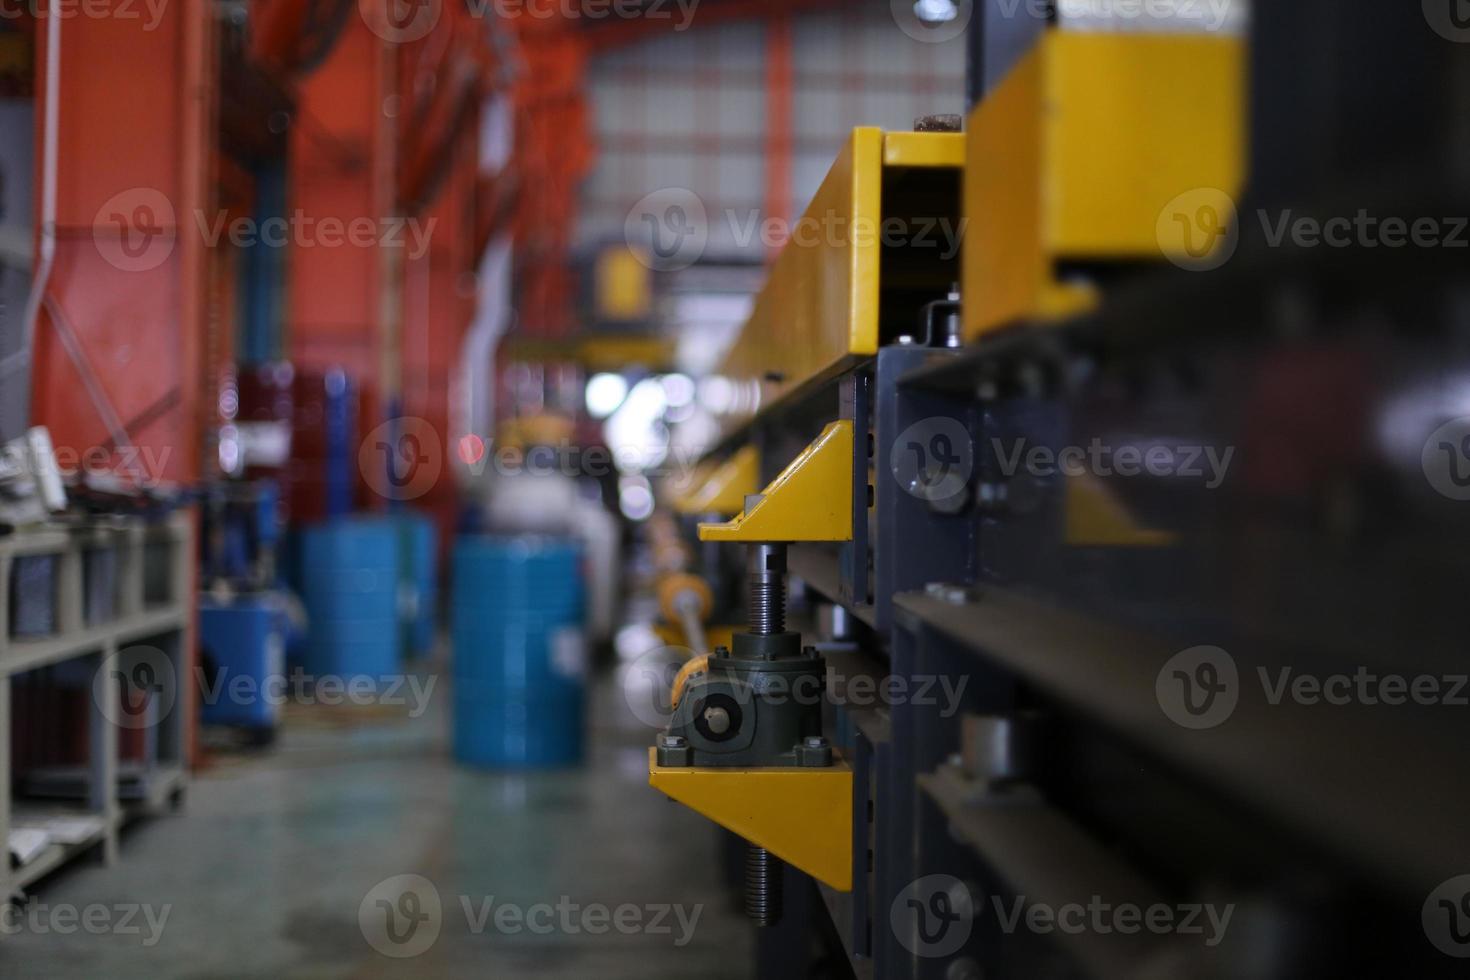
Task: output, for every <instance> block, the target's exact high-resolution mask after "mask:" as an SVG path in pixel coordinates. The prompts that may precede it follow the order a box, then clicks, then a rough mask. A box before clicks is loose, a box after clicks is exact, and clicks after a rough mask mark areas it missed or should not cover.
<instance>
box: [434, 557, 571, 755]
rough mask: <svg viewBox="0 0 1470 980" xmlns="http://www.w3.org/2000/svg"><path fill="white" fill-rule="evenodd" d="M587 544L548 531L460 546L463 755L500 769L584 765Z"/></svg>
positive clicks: (456, 620)
mask: <svg viewBox="0 0 1470 980" xmlns="http://www.w3.org/2000/svg"><path fill="white" fill-rule="evenodd" d="M581 563H582V552H581V549H580V548H579V547H578V546H577V545H576V544H575V543H573V542H571V541H567V540H563V539H558V538H542V537H491V536H482V535H467V536H464V537H461V538H459V540H458V541H457V542H456V543H455V548H454V582H453V590H452V593H451V599H452V601H451V606H452V612H451V619H452V622H451V633H452V637H453V642H454V757H455V758H456V759H458V760H459V761H460V762H463V763H466V764H469V765H474V766H487V767H492V768H500V769H506V768H509V769H530V768H542V767H551V766H568V765H575V764H576V763H578V762H580V761H581V760H582V743H583V727H584V718H585V715H586V687H585V673H586V665H585V646H584V640H583V634H582V621H583V606H584V598H583V585H582V571H581Z"/></svg>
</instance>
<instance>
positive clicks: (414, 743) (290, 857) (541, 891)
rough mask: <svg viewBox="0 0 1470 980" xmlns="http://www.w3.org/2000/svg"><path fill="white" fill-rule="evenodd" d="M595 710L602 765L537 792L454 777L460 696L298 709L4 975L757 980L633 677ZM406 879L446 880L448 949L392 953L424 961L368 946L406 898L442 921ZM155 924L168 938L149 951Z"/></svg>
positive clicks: (595, 748)
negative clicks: (90, 910)
mask: <svg viewBox="0 0 1470 980" xmlns="http://www.w3.org/2000/svg"><path fill="white" fill-rule="evenodd" d="M441 683H442V680H441ZM594 692H595V694H594V702H593V709H592V712H591V726H592V728H591V733H590V736H589V738H590V741H589V750H590V756H589V764H588V766H587V768H586V769H585V770H583V771H575V772H561V773H536V774H529V775H524V776H517V775H501V774H490V773H478V772H472V771H467V770H464V769H461V768H459V767H457V766H456V765H454V764H453V762H452V761H451V760H450V758H449V756H448V754H447V750H446V740H445V734H446V730H447V721H448V719H447V712H446V710H445V706H446V705H447V703H448V700H449V699H448V693H449V692H448V691H447V689H442V688H439V687H436V688H435V689H434V690H433V692H432V694H431V696H430V697H429V698H428V705H429V710H427V711H426V712H424V713H423V714H422V715H421V716H420V717H419V718H417V719H412V718H409V717H407V712H406V711H403V710H394V711H392V712H388V709H384V708H362V707H356V708H354V707H347V706H343V707H333V708H328V707H322V706H313V707H301V706H293V707H292V708H291V709H290V723H288V724H287V726H286V727H285V729H284V731H283V736H282V739H283V740H282V743H281V744H280V745H279V747H278V748H277V750H276V751H275V752H273V753H271V754H268V755H262V756H251V757H244V758H242V759H238V760H231V759H230V758H225V759H224V760H223V761H221V762H220V763H219V764H218V765H215V766H213V767H211V768H209V769H207V770H206V771H205V772H203V773H201V774H200V775H199V776H198V777H197V778H196V780H195V782H194V783H193V785H192V786H191V789H190V796H189V800H188V802H187V804H186V806H187V811H188V812H187V817H186V818H182V819H176V818H169V817H165V818H162V819H157V820H150V821H145V822H143V823H140V824H138V825H135V827H134V828H133V829H131V830H130V831H128V832H127V833H126V834H125V836H124V839H123V847H122V858H121V860H120V861H119V863H118V864H117V866H115V867H113V868H103V867H100V866H99V865H97V864H95V863H88V862H82V863H80V864H78V865H76V866H74V867H73V868H72V869H70V870H67V871H64V872H62V873H61V874H60V875H58V876H56V877H54V878H53V879H51V880H50V881H49V882H45V883H43V885H42V887H41V889H40V891H39V893H38V894H37V895H36V898H35V903H37V906H36V907H40V906H45V907H46V908H45V909H43V910H42V911H41V912H40V913H39V914H40V916H41V921H42V923H43V925H42V927H41V928H40V929H36V928H22V929H20V930H19V931H14V930H12V929H11V928H9V927H8V926H7V930H6V931H7V932H14V934H11V935H6V936H3V937H0V977H4V978H7V980H8V978H11V977H17V978H18V977H21V976H24V975H27V971H33V970H34V968H35V967H36V965H38V964H44V966H45V972H46V974H47V975H48V976H54V977H66V978H77V980H83V978H85V980H93V978H96V977H109V978H135V977H136V978H149V980H174V978H177V980H216V978H219V980H223V978H231V980H235V978H246V977H260V978H267V977H269V978H311V980H348V978H353V980H356V978H371V977H399V976H402V977H410V976H411V977H470V976H474V977H520V976H529V975H536V976H545V977H568V978H583V977H588V976H598V977H600V978H603V980H619V978H629V980H632V978H637V980H658V978H661V977H669V978H680V980H683V978H686V977H690V976H701V977H710V978H716V980H718V978H732V980H733V978H737V977H739V978H744V977H747V976H749V970H750V964H751V962H752V955H751V951H750V947H751V942H752V937H751V930H750V928H749V926H748V925H747V924H746V921H745V919H744V917H743V916H742V915H741V914H740V912H739V910H738V909H737V908H735V907H733V904H732V903H731V901H730V900H729V899H728V897H727V895H726V892H725V891H724V890H723V889H722V887H721V882H720V872H719V866H720V862H719V854H718V845H717V839H716V836H715V834H714V833H713V832H712V830H711V829H710V826H709V824H708V822H707V821H705V820H704V819H703V818H701V817H699V816H698V815H696V814H694V813H693V812H692V811H690V810H688V809H686V808H683V807H679V806H676V805H674V804H672V803H669V802H668V801H667V800H665V799H664V798H663V797H661V796H660V795H659V794H657V793H655V792H653V791H651V790H649V789H648V788H647V769H646V751H647V748H646V747H647V745H648V741H649V734H650V733H649V729H648V728H647V727H646V726H643V725H640V724H639V723H638V722H637V721H636V719H634V718H633V717H632V715H631V713H630V712H629V711H628V709H627V707H626V705H625V704H624V702H623V699H622V697H621V695H620V693H619V686H618V684H617V683H616V681H615V679H614V678H612V677H611V676H604V677H603V678H602V680H601V681H600V682H599V683H598V684H597V685H596V686H595V688H594ZM404 874H415V875H421V876H423V877H424V878H426V879H428V881H429V882H431V883H432V885H433V889H434V891H435V892H437V894H438V896H439V899H440V902H441V908H442V913H441V915H440V917H439V921H440V925H441V928H440V930H439V934H438V936H437V939H435V938H434V937H433V936H432V932H433V929H432V924H431V920H428V919H424V920H423V924H424V929H423V930H422V931H417V932H416V933H414V934H413V935H412V938H411V939H410V940H408V941H407V942H404V943H402V944H401V945H397V946H390V947H389V948H392V949H393V950H394V951H395V952H400V953H401V952H404V951H409V950H413V951H417V949H418V948H419V947H423V946H427V948H426V949H424V950H423V951H422V952H421V953H418V955H415V956H412V957H409V958H401V959H395V958H390V957H387V956H384V955H381V954H380V953H378V952H376V951H375V950H374V949H373V948H372V947H371V946H370V945H369V941H368V938H367V937H366V936H365V930H364V926H363V925H362V924H361V923H360V920H359V909H360V907H363V906H364V904H365V902H364V900H365V899H367V898H368V896H369V892H372V893H373V896H372V902H373V903H376V901H377V900H378V899H379V898H381V897H383V896H384V895H386V894H389V893H390V892H391V893H392V894H391V898H392V900H393V901H395V902H398V903H400V904H398V905H397V910H398V911H400V912H402V913H403V914H406V915H410V916H419V917H422V916H424V915H427V914H428V913H427V912H426V911H424V910H425V909H426V908H427V905H426V904H425V902H424V901H422V900H420V899H426V898H427V894H428V893H427V892H426V891H425V890H424V889H423V888H422V886H421V885H416V887H417V888H418V890H419V895H418V897H414V898H410V899H409V901H408V904H402V903H403V902H404V892H403V891H402V890H401V889H398V890H395V886H394V885H392V884H390V885H388V886H382V885H381V884H380V883H382V882H384V881H385V880H386V879H390V878H392V877H394V876H397V875H404ZM129 903H144V904H145V905H148V906H151V908H150V909H146V910H144V911H143V912H140V913H138V914H137V915H136V922H137V925H138V927H139V932H138V934H136V935H90V934H88V933H87V931H86V930H85V929H84V928H82V927H80V926H76V927H75V931H73V932H71V933H70V934H66V935H61V934H58V933H57V932H53V931H51V930H50V928H49V926H48V925H46V924H45V923H47V922H49V921H51V920H50V919H49V918H48V917H49V914H50V910H51V909H57V908H61V907H64V906H74V907H76V909H77V910H79V911H78V915H81V914H83V912H84V910H85V909H86V908H87V907H88V906H96V905H102V906H107V907H108V908H109V909H110V910H111V909H114V908H116V907H119V906H124V905H127V904H129ZM165 906H168V909H167V912H166V913H165V910H164V907H165ZM386 907H387V906H384V908H386ZM620 907H621V908H620ZM95 914H97V915H99V916H100V915H101V914H102V913H100V912H97V913H95ZM108 914H111V915H117V914H119V913H117V912H114V911H109V913H108ZM149 914H151V916H152V920H151V921H152V923H158V922H160V921H161V922H162V930H161V933H160V934H159V938H158V940H157V942H156V945H153V946H152V947H145V946H144V943H145V942H147V941H148V940H149V939H150V936H151V934H152V933H153V932H154V931H155V929H154V925H153V924H150V919H149V917H148V916H149ZM165 914H166V916H167V918H166V919H164V918H163V916H164V915H165ZM374 915H375V912H374V910H373V909H372V905H371V904H369V905H368V911H367V912H365V913H364V919H363V921H364V922H366V923H367V931H369V932H373V933H375V935H374V938H375V939H376V940H377V941H378V942H380V943H382V942H383V941H384V940H383V931H382V930H383V929H384V928H393V925H392V924H385V922H384V919H382V918H375V917H374ZM55 921H56V922H57V923H58V924H59V925H61V926H62V927H65V925H66V921H67V920H65V919H57V920H55ZM406 921H407V920H400V922H399V924H398V927H397V929H396V932H397V933H398V935H399V936H400V938H401V937H402V936H403V935H407V934H408V929H409V928H411V927H404V926H403V925H402V923H403V922H406ZM497 923H499V926H498V925H497ZM548 930H549V931H548ZM429 940H432V942H431V943H430V942H429ZM676 943H679V944H681V946H682V948H678V949H676V948H675V944H676ZM18 964H29V966H28V967H21V966H19V965H18ZM31 975H34V974H33V973H32V974H31Z"/></svg>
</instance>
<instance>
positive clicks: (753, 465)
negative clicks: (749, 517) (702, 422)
mask: <svg viewBox="0 0 1470 980" xmlns="http://www.w3.org/2000/svg"><path fill="white" fill-rule="evenodd" d="M760 471H761V457H760V453H759V452H757V451H756V448H755V447H754V446H742V447H741V448H740V449H739V450H737V451H736V452H735V454H734V455H733V456H731V457H730V458H729V459H727V460H725V461H724V462H723V463H721V464H720V465H719V466H717V467H715V468H714V470H713V471H712V472H711V473H710V474H709V475H708V476H707V477H706V478H705V479H704V480H701V481H700V482H699V484H698V485H697V486H695V488H694V489H693V490H691V491H690V492H689V493H687V494H684V495H682V496H680V497H679V499H678V500H676V501H674V509H675V510H677V511H678V512H679V513H681V514H738V513H740V509H741V508H742V507H744V506H745V498H746V495H748V494H752V493H755V491H756V488H757V487H759V486H760V482H759V481H760Z"/></svg>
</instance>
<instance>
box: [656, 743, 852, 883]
mask: <svg viewBox="0 0 1470 980" xmlns="http://www.w3.org/2000/svg"><path fill="white" fill-rule="evenodd" d="M648 785H650V786H652V787H653V788H654V789H656V790H658V791H659V792H661V793H663V794H665V795H666V796H668V797H669V798H671V799H674V800H677V801H679V802H680V803H682V804H684V805H685V806H687V807H689V808H690V809H691V810H694V811H695V812H697V813H700V814H703V815H704V816H706V817H708V818H709V819H711V820H713V821H714V822H715V823H717V824H719V825H720V826H721V827H724V828H726V829H727V830H731V831H734V832H735V833H737V834H739V835H740V836H741V837H744V838H745V839H746V840H748V841H750V842H751V843H752V844H754V845H756V846H757V847H764V848H765V849H766V850H768V851H770V852H771V853H772V854H774V855H776V857H778V858H780V859H781V860H783V861H785V862H786V863H787V864H790V865H792V866H793V867H796V868H800V869H801V870H802V871H805V872H806V873H807V874H809V875H811V876H812V877H813V878H816V879H817V880H818V881H821V882H823V883H825V884H827V885H830V886H831V887H833V888H835V889H837V890H838V891H840V892H848V891H852V768H851V767H850V766H849V765H848V764H847V763H846V762H844V761H842V760H841V759H840V758H836V759H834V760H833V763H832V765H830V766H824V767H822V768H814V767H813V768H808V767H800V768H797V767H791V768H787V767H781V768H769V769H720V768H709V767H701V768H672V767H665V766H660V765H659V764H658V754H657V750H656V749H649V750H648Z"/></svg>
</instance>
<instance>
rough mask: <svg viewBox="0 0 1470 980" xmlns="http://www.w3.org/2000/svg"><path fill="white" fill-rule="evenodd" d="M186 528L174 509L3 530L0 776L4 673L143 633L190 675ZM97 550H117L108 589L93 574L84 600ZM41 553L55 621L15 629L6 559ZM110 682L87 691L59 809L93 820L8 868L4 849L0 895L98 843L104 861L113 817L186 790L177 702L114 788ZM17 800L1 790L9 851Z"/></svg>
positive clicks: (160, 804) (4, 769)
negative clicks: (82, 738)
mask: <svg viewBox="0 0 1470 980" xmlns="http://www.w3.org/2000/svg"><path fill="white" fill-rule="evenodd" d="M192 534H193V532H192V522H191V521H190V519H189V518H188V516H187V515H184V514H175V515H173V516H172V517H170V518H168V519H167V520H165V521H163V522H160V523H156V524H152V525H145V524H144V523H143V522H142V521H140V520H138V519H136V518H117V519H112V520H107V521H103V522H98V523H94V524H89V525H86V526H81V527H58V526H48V527H44V528H39V529H35V530H22V531H18V532H16V533H14V534H12V535H10V536H9V537H6V538H3V539H0V786H5V787H10V786H11V785H13V782H14V780H13V778H12V771H11V766H12V759H11V746H10V743H9V737H10V731H11V699H12V696H13V686H12V679H13V678H14V677H15V676H16V675H17V674H21V673H24V672H27V671H31V670H35V669H37V668H40V667H48V666H53V665H56V664H60V663H63V662H66V661H71V660H80V659H84V658H87V659H92V660H95V662H96V666H97V667H98V668H100V667H101V666H102V664H103V662H104V661H105V659H106V658H107V657H109V656H111V655H113V654H116V653H118V652H120V651H123V650H125V649H126V648H127V647H128V646H130V645H133V644H137V643H139V642H140V641H146V642H147V643H148V644H149V645H150V646H155V647H157V648H159V650H160V651H162V652H163V653H164V655H165V656H167V657H170V659H171V660H172V663H173V666H174V668H175V677H176V678H177V679H178V680H179V682H180V683H181V684H182V681H183V679H184V678H186V677H187V676H188V674H187V669H188V661H187V656H186V650H187V649H188V647H187V643H186V635H187V633H188V631H189V630H190V628H191V623H192V618H191V607H192V598H191V589H190V588H189V568H190V564H191V562H192V560H193V547H192ZM98 551H112V552H113V554H112V555H110V556H108V560H109V561H110V562H112V564H110V566H108V568H109V571H108V573H107V574H109V575H110V579H111V583H112V584H111V589H112V592H111V593H110V594H109V593H108V592H107V591H106V589H99V587H98V585H97V583H96V581H95V580H94V581H92V582H91V589H92V593H93V594H92V596H91V597H90V598H91V601H90V602H89V597H88V587H89V582H88V577H87V571H86V566H87V561H88V554H89V553H96V552H98ZM38 556H53V557H54V559H55V561H54V564H53V568H52V573H53V575H52V578H51V580H50V581H49V583H48V585H47V586H46V588H47V589H49V593H50V601H51V602H52V604H53V606H52V610H51V615H50V616H49V626H50V627H51V628H50V630H49V632H47V633H45V634H44V635H38V636H14V635H12V631H13V629H14V624H13V623H12V622H11V613H12V609H11V598H12V597H11V579H12V571H13V568H14V563H15V561H16V560H17V559H25V558H33V557H38ZM96 574H103V573H100V572H99V573H96ZM89 606H90V607H91V608H89ZM117 685H118V680H117V678H115V677H109V678H107V679H106V680H105V681H104V690H105V691H107V692H110V695H109V694H108V693H104V694H103V695H102V697H101V698H100V699H99V698H97V697H95V696H93V697H88V700H89V701H90V702H91V704H90V705H89V710H88V713H87V717H88V721H87V726H88V740H87V741H88V746H89V749H88V756H87V758H86V760H85V761H84V762H83V763H82V764H80V765H79V766H77V767H76V772H75V774H74V775H75V785H74V787H73V789H72V791H71V793H69V794H64V795H71V794H74V795H76V796H77V797H78V800H77V802H76V803H75V804H73V805H70V806H63V807H62V808H61V809H60V810H59V811H58V812H60V813H61V814H63V815H64V814H67V813H69V812H75V813H76V814H77V815H79V816H84V815H92V816H95V817H96V818H97V819H98V829H97V831H96V832H95V833H93V834H90V835H88V836H87V837H86V838H85V839H83V840H77V841H66V842H52V843H49V844H47V845H46V846H45V847H44V848H43V849H42V850H41V851H40V852H39V853H38V854H37V855H36V856H35V857H33V858H32V859H31V860H30V861H27V862H26V863H25V864H24V865H23V866H21V867H19V868H14V869H12V868H11V867H10V862H9V860H8V858H7V859H6V860H4V861H0V895H4V896H12V895H15V894H16V893H17V892H19V891H21V890H23V889H25V888H27V887H29V886H30V885H32V884H33V883H35V882H36V881H38V880H39V879H41V878H43V877H45V876H46V875H48V874H50V873H51V872H52V871H54V870H56V869H57V868H58V867H60V866H62V865H63V864H65V863H66V862H68V861H70V860H72V859H73V858H75V857H77V856H79V855H81V854H84V853H88V852H92V851H94V850H95V849H97V848H98V847H99V846H100V848H101V856H102V860H103V861H104V862H105V863H111V862H112V861H114V860H115V859H116V856H117V848H118V831H119V829H120V828H121V827H122V826H123V825H124V824H125V823H127V822H128V821H129V820H132V819H134V818H135V817H138V816H142V815H146V814H152V813H158V812H162V811H163V810H164V809H165V808H166V805H167V804H168V803H169V802H170V801H172V800H174V799H176V798H177V797H178V795H179V794H180V793H181V792H182V791H183V788H184V786H185V784H186V778H185V774H184V745H185V735H186V725H185V721H186V714H187V712H186V710H185V709H184V708H183V706H182V705H181V704H176V706H175V707H174V709H173V710H172V711H170V712H169V713H168V715H167V716H166V717H165V718H164V719H163V720H162V721H160V723H159V725H158V729H157V737H156V739H154V740H152V744H153V746H154V747H155V748H154V750H153V753H154V755H153V757H152V758H150V759H149V761H148V763H147V766H146V768H145V769H144V770H143V771H141V772H135V773H129V774H126V775H127V776H128V778H129V779H130V780H132V784H131V785H130V786H129V788H128V790H129V791H128V793H127V798H122V797H121V796H120V793H119V777H120V775H124V774H123V773H121V772H120V768H121V767H120V765H119V760H118V728H117V726H116V725H115V723H114V722H113V721H111V720H110V719H109V718H108V717H107V715H106V714H105V713H104V711H103V710H102V705H104V704H106V703H108V700H109V697H110V698H113V699H115V698H117V697H119V696H120V692H119V691H118V687H117ZM14 804H15V801H14V800H13V799H12V797H11V794H10V792H9V791H8V790H7V792H6V793H5V795H4V796H3V798H0V842H4V843H5V844H6V849H7V851H8V849H9V841H10V826H11V811H12V808H13V806H14Z"/></svg>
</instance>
